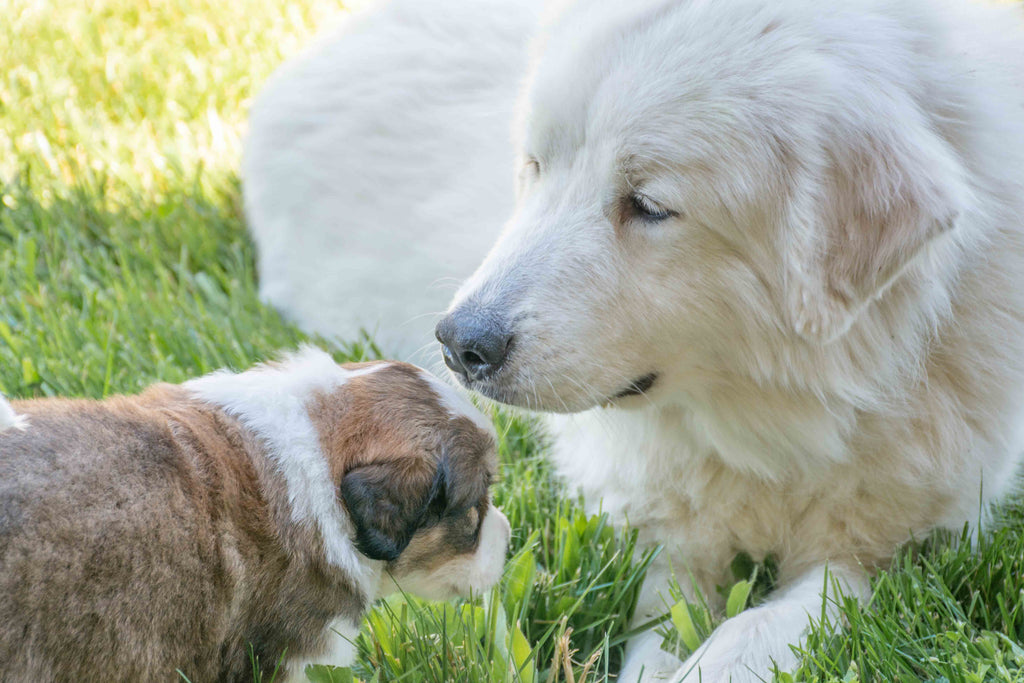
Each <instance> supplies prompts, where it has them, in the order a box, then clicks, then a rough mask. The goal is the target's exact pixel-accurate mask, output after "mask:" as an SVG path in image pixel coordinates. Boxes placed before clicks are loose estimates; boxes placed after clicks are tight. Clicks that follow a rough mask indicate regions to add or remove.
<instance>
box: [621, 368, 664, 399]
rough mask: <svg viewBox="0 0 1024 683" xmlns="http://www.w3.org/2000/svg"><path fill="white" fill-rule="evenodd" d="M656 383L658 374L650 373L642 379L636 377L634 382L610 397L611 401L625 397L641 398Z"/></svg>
mask: <svg viewBox="0 0 1024 683" xmlns="http://www.w3.org/2000/svg"><path fill="white" fill-rule="evenodd" d="M657 381H658V373H656V372H651V373H648V374H646V375H644V376H643V377H637V378H636V379H635V380H633V381H632V382H630V383H629V386H627V387H626V388H625V389H623V390H622V391H620V392H619V393H617V394H615V395H614V396H612V400H613V401H615V400H617V399H620V398H626V397H627V396H641V395H643V394H645V393H647V392H648V391H650V389H651V387H653V386H654V383H655V382H657Z"/></svg>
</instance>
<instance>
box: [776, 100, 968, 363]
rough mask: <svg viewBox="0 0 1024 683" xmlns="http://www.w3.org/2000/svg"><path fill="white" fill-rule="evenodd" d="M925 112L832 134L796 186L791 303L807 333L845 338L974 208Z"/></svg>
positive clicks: (813, 337) (820, 338) (795, 320)
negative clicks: (871, 306) (814, 164)
mask: <svg viewBox="0 0 1024 683" xmlns="http://www.w3.org/2000/svg"><path fill="white" fill-rule="evenodd" d="M917 117H918V119H920V120H917V121H914V120H912V119H913V116H909V115H908V116H906V117H904V118H905V120H903V121H899V124H900V125H899V126H898V127H897V126H896V125H895V121H894V122H893V123H892V125H891V126H890V125H888V124H884V125H883V126H882V127H876V128H874V129H871V128H869V127H868V126H866V125H854V124H851V123H849V122H847V123H845V124H844V125H843V127H842V129H838V128H837V129H834V130H832V131H830V132H829V133H828V134H826V135H824V136H823V137H824V138H825V139H826V140H827V142H825V143H824V145H823V146H824V148H825V149H824V151H823V155H822V158H821V159H820V163H819V164H818V168H816V169H810V171H809V172H808V173H806V176H807V177H809V178H812V180H807V181H805V182H802V183H798V184H800V185H802V188H801V190H799V191H798V193H797V195H796V197H795V199H794V204H793V207H792V213H791V218H790V224H791V227H792V228H793V230H792V233H791V236H790V238H791V243H790V244H789V245H787V250H788V251H789V252H790V253H789V254H788V261H789V269H788V272H787V279H788V283H787V287H786V296H787V299H788V300H787V302H786V303H787V308H788V313H789V315H790V319H791V323H792V325H793V327H794V328H795V330H796V332H797V333H798V334H799V335H800V336H801V337H803V338H804V339H807V340H809V341H814V342H819V343H827V342H829V341H833V340H835V339H837V338H839V337H841V336H842V335H844V334H845V333H846V332H847V330H849V328H850V326H851V325H852V324H853V323H854V322H855V321H856V320H857V317H858V316H859V315H860V314H861V313H862V312H863V310H864V309H865V308H866V307H867V306H868V305H869V304H870V303H871V302H872V301H874V300H875V299H877V298H879V297H881V296H882V295H883V294H885V292H886V291H887V290H888V289H889V287H890V286H892V284H893V283H894V282H896V281H897V280H898V279H899V278H900V277H901V276H902V275H904V274H905V273H906V272H907V270H908V267H909V266H910V265H911V264H913V263H915V261H916V259H918V257H919V256H920V255H922V253H924V252H926V251H927V250H928V248H929V246H930V245H932V244H933V242H934V241H935V240H936V238H938V237H939V236H941V235H943V234H944V233H947V232H948V231H950V230H952V229H953V228H954V227H955V225H956V221H957V218H958V217H959V216H960V214H961V213H962V212H963V211H964V210H965V209H966V208H967V204H968V203H969V195H970V192H969V189H968V186H967V183H966V180H965V172H964V169H963V167H962V166H961V164H960V162H959V160H958V159H957V158H956V157H955V155H954V153H953V152H952V150H951V148H950V146H949V145H948V143H946V142H945V141H944V140H942V139H941V138H940V137H939V135H938V134H936V133H935V131H934V130H933V129H932V127H931V126H930V125H928V123H927V122H926V121H924V120H923V117H922V116H921V115H920V114H919V113H917ZM906 119H910V120H906ZM876 125H877V124H876Z"/></svg>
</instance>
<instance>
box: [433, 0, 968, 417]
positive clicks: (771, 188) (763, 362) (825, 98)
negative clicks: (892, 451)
mask: <svg viewBox="0 0 1024 683" xmlns="http://www.w3.org/2000/svg"><path fill="white" fill-rule="evenodd" d="M562 5H567V8H566V9H564V11H563V13H562V14H560V15H557V16H556V17H555V18H554V19H553V20H552V21H551V22H550V24H549V26H548V30H547V33H546V34H545V37H544V38H543V39H542V42H540V43H539V44H538V47H539V50H537V59H536V62H535V68H534V70H533V73H532V76H531V77H530V79H529V81H528V83H527V87H526V88H525V89H524V91H523V99H522V102H521V116H520V127H519V131H518V137H519V141H520V158H521V165H520V173H519V184H518V203H517V207H516V211H515V214H514V215H513V216H512V217H511V219H510V220H509V222H508V224H507V225H506V227H505V231H504V233H503V234H502V236H501V239H500V240H499V241H498V243H497V244H496V245H495V247H494V248H493V249H492V251H491V253H490V254H489V255H488V257H487V259H486V261H485V262H484V263H483V264H482V265H481V266H480V268H479V269H478V271H477V272H476V273H475V274H474V275H473V277H472V278H470V280H469V281H467V282H466V283H465V285H464V286H463V287H462V288H461V290H460V291H459V293H458V294H457V295H456V298H455V301H454V302H453V304H452V307H451V310H450V312H449V315H448V316H447V317H446V318H445V319H444V320H443V321H442V322H441V324H440V325H439V326H438V328H437V334H438V338H439V339H440V340H441V342H442V344H443V345H444V348H443V352H444V354H445V361H446V362H447V363H448V365H449V367H451V369H452V370H453V371H454V373H455V374H456V376H457V377H458V378H459V379H460V381H462V382H463V383H464V384H465V385H466V386H469V387H470V388H472V389H474V390H476V391H479V392H481V393H483V394H485V395H487V396H490V397H491V398H494V399H496V400H499V401H503V402H506V403H512V404H516V405H521V406H525V407H529V408H535V409H541V410H549V411H565V412H573V411H577V410H582V409H587V408H590V407H593V406H595V405H601V404H606V403H609V402H614V403H623V404H625V403H629V402H631V401H632V402H635V404H636V405H642V404H646V402H647V401H659V400H662V399H663V398H664V397H665V396H666V392H668V391H675V392H677V394H678V393H680V392H681V393H684V394H686V395H681V396H674V397H673V398H676V399H680V400H689V401H690V403H691V404H699V405H705V404H706V403H707V399H706V398H705V394H706V393H708V392H709V391H711V390H712V389H713V388H714V387H716V386H720V385H721V384H722V383H723V382H727V381H728V380H729V379H730V378H731V377H733V376H735V375H742V376H748V375H749V376H752V377H754V378H755V379H756V380H757V381H762V380H763V379H764V378H765V377H768V378H770V379H772V380H774V379H775V378H776V377H779V376H781V377H785V376H786V375H787V373H789V372H790V371H791V369H792V367H793V366H794V364H795V362H794V360H793V359H794V358H795V359H798V360H804V359H811V360H812V361H813V360H814V359H817V358H819V357H822V356H824V355H825V354H827V353H829V351H828V350H827V349H824V347H826V346H828V345H830V344H832V343H834V342H835V341H836V340H839V339H841V338H843V337H844V335H846V334H847V333H848V332H849V331H850V330H851V328H853V327H854V326H856V325H857V324H858V322H860V323H862V325H861V327H859V328H858V329H859V330H860V332H861V335H862V336H861V337H859V338H858V339H854V340H853V341H851V345H854V344H856V345H857V346H856V348H863V347H871V348H882V347H885V346H886V345H889V344H891V343H892V340H893V339H897V338H898V334H897V333H896V331H895V330H893V329H892V327H893V325H892V322H891V321H893V320H896V321H903V320H907V319H910V318H911V316H910V315H900V314H898V313H894V312H892V311H889V312H887V313H885V314H882V313H877V314H876V315H875V316H874V318H871V316H865V315H864V312H865V311H867V310H869V308H870V305H871V304H872V303H873V302H875V301H878V300H881V299H882V298H883V297H884V296H885V295H886V294H887V293H889V292H890V290H892V289H895V288H894V287H893V285H894V283H896V282H898V281H899V282H901V283H915V282H921V283H922V284H921V285H920V288H921V291H924V289H923V288H924V287H925V286H927V283H928V282H929V281H930V280H934V279H936V278H933V277H932V276H933V275H934V273H932V272H930V270H929V268H931V267H932V266H933V265H935V263H943V262H944V261H942V260H938V259H936V260H929V259H919V258H918V255H919V254H922V253H925V252H928V253H939V254H941V253H942V252H931V251H930V250H929V249H928V248H929V247H930V246H932V243H933V242H935V241H936V238H938V237H939V236H940V235H942V234H943V233H946V232H947V231H949V230H950V229H951V228H952V227H953V225H954V223H955V221H956V218H957V216H958V215H960V214H961V213H963V212H964V210H965V201H966V198H967V197H968V195H969V192H968V191H967V189H966V185H965V181H964V170H963V169H962V168H961V165H960V163H959V161H958V159H957V154H956V151H955V149H954V145H953V144H952V142H951V141H953V140H955V139H957V135H958V133H956V132H950V130H949V127H950V125H951V124H950V122H951V121H954V120H956V119H957V118H958V117H959V116H960V114H961V111H962V110H961V109H960V108H958V107H959V106H960V104H961V103H960V102H959V101H958V100H957V98H956V96H955V94H956V88H957V87H958V86H957V85H956V83H958V82H960V81H958V80H957V79H958V78H960V77H959V76H956V75H954V74H953V73H952V72H951V70H949V69H947V70H946V71H943V70H942V67H941V64H942V57H943V56H944V55H943V54H942V52H941V41H929V40H928V39H927V36H928V30H929V29H928V27H927V26H926V24H927V22H928V21H929V20H928V18H927V17H915V16H911V15H910V14H907V15H906V16H904V15H902V14H901V12H903V10H899V9H896V10H893V11H892V12H889V13H886V12H876V13H870V14H865V13H863V11H859V10H858V9H857V8H856V7H854V8H852V9H850V10H849V11H848V12H847V10H846V9H845V8H844V9H843V10H842V11H840V10H835V8H833V7H831V6H829V7H828V8H825V7H824V6H822V7H820V8H819V7H818V6H816V5H814V4H813V3H796V4H795V5H794V4H792V3H789V4H787V3H773V2H765V1H761V0H751V1H739V2H721V3H716V2H672V3H666V2H662V1H660V0H652V1H650V2H647V1H644V2H637V3H618V2H613V1H611V0H597V1H596V2H586V3H572V2H569V3H562ZM791 5H792V6H791ZM844 13H845V14H844ZM905 14H906V13H905ZM936 42H937V43H939V44H938V45H936V44H932V43H936ZM953 70H954V71H955V65H954V69H953ZM961 80H962V79H961ZM950 111H956V112H957V113H956V115H954V116H950V115H949V113H948V112H950ZM945 243H946V242H945V241H943V242H942V244H945ZM947 260H948V259H947ZM933 261H934V262H933ZM912 286H918V285H912ZM900 291H901V292H912V291H914V290H911V289H908V288H906V287H904V288H903V289H901V290H900ZM919 298H920V299H923V298H924V297H923V295H922V296H920V297H919ZM907 308H910V306H908V307H907ZM918 308H920V307H918ZM874 310H875V311H878V309H877V308H876V309H874ZM868 318H871V319H870V320H869V321H868V322H867V323H865V319H868ZM887 321H888V322H887ZM866 325H868V326H871V327H866ZM885 325H889V328H888V329H886V328H885V327H884V326H885ZM920 327H921V326H918V327H917V328H915V329H919V328H920ZM865 330H870V333H867V332H865ZM832 348H835V347H834V346H833V347H832ZM843 352H844V349H842V348H840V349H838V350H835V351H833V352H832V354H833V356H838V357H841V356H842V354H843ZM787 354H788V355H787ZM805 364H810V363H809V362H807V363H805ZM821 364H822V366H824V365H825V363H824V362H822V363H821ZM868 365H870V364H868ZM877 365H879V366H880V365H881V363H878V364H877ZM714 382H718V383H719V384H717V385H716V384H714ZM698 383H699V384H698ZM687 392H688V393H687ZM702 392H703V393H702ZM638 394H646V395H647V397H646V400H645V401H644V402H643V403H640V402H638V401H637V399H636V398H630V397H635V396H636V395H638Z"/></svg>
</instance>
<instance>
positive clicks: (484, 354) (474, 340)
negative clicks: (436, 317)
mask: <svg viewBox="0 0 1024 683" xmlns="http://www.w3.org/2000/svg"><path fill="white" fill-rule="evenodd" d="M434 333H435V336H437V340H438V341H439V342H441V353H442V355H443V356H444V362H445V365H447V366H448V367H449V368H451V369H452V370H453V371H454V372H457V373H459V374H460V375H462V376H463V377H465V378H466V379H469V380H480V379H486V378H488V377H490V376H491V375H493V374H494V373H495V372H496V371H497V370H498V368H500V367H501V364H502V363H503V362H504V361H505V356H507V355H508V349H509V343H510V342H511V341H512V333H510V332H509V331H508V328H507V326H506V325H503V324H502V323H501V320H500V319H499V318H497V317H496V316H491V315H487V314H486V313H485V312H483V311H480V310H479V309H475V307H473V306H460V307H459V308H456V309H455V310H454V311H452V312H451V313H449V314H448V315H447V316H445V318H444V320H442V321H441V322H439V323H438V324H437V329H436V330H435V331H434Z"/></svg>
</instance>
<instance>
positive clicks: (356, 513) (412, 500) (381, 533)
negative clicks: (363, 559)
mask: <svg viewBox="0 0 1024 683" xmlns="http://www.w3.org/2000/svg"><path fill="white" fill-rule="evenodd" d="M442 486H443V472H442V471H441V470H440V469H438V470H434V471H431V472H419V471H414V472H409V471H398V470H396V468H395V467H394V465H393V464H380V465H364V466H362V467H357V468H356V469H354V470H352V471H350V472H349V473H348V474H346V475H345V477H344V478H343V479H342V480H341V486H340V487H339V493H340V495H341V500H342V502H343V503H344V504H345V508H346V510H348V514H349V518H350V519H351V520H352V525H353V526H354V527H355V532H356V539H355V540H356V547H357V548H358V549H359V552H361V553H363V554H364V555H366V556H367V557H369V558H370V559H373V560H385V561H388V562H390V561H391V560H394V559H396V558H397V557H398V556H399V555H400V554H401V553H402V551H403V550H405V547H406V546H407V545H409V541H410V540H411V539H412V536H413V534H414V533H416V530H417V529H419V528H420V527H421V526H422V525H423V521H424V517H425V515H426V513H427V510H428V507H429V506H430V503H431V501H432V500H433V499H434V498H436V497H437V492H438V490H439V489H440V488H441V487H442Z"/></svg>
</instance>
